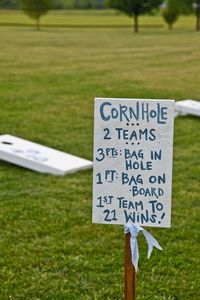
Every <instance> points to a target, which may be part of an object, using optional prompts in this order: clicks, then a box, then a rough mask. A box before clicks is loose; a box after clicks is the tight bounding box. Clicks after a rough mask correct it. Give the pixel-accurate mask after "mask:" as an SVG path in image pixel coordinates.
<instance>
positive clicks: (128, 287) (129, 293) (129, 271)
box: [124, 233, 136, 300]
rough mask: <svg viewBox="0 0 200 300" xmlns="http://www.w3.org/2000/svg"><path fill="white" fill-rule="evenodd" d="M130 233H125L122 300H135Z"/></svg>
mask: <svg viewBox="0 0 200 300" xmlns="http://www.w3.org/2000/svg"><path fill="white" fill-rule="evenodd" d="M130 237H131V235H130V233H127V234H125V261H124V263H125V264H124V268H125V270H124V271H125V274H124V283H125V292H124V300H136V284H135V282H136V274H135V268H134V266H133V264H132V259H131V247H130Z"/></svg>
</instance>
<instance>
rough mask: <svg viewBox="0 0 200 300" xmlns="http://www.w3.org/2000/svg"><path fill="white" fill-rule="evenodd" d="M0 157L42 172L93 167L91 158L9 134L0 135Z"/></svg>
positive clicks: (62, 172)
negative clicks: (84, 157)
mask: <svg viewBox="0 0 200 300" xmlns="http://www.w3.org/2000/svg"><path fill="white" fill-rule="evenodd" d="M0 159H2V160H5V161H7V162H10V163H13V164H16V165H19V166H21V167H25V168H28V169H31V170H34V171H38V172H41V173H49V174H54V175H65V174H67V173H72V172H76V171H78V170H82V169H87V168H92V165H93V163H92V162H91V161H89V160H86V159H83V158H80V157H77V156H74V155H71V154H68V153H64V152H61V151H58V150H55V149H52V148H49V147H45V146H42V145H39V144H36V143H33V142H30V141H27V140H24V139H21V138H18V137H15V136H12V135H9V134H4V135H1V136H0Z"/></svg>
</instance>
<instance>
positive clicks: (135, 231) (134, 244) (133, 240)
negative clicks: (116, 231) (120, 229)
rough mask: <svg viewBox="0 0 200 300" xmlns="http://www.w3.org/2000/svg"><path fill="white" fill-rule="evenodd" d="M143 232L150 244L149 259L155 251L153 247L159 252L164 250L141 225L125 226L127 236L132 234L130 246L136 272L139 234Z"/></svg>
mask: <svg viewBox="0 0 200 300" xmlns="http://www.w3.org/2000/svg"><path fill="white" fill-rule="evenodd" d="M140 231H141V232H142V233H143V235H144V237H145V239H146V241H147V244H148V258H150V256H151V253H152V251H153V247H156V248H157V249H159V250H163V249H162V248H161V246H160V245H159V243H158V242H157V240H156V239H155V238H154V237H153V236H152V235H151V234H150V233H149V232H148V231H146V230H144V229H143V228H142V227H140V226H139V225H133V224H129V223H127V224H125V226H124V232H125V234H127V233H130V234H131V238H130V245H131V254H132V263H133V265H134V267H135V271H136V272H137V271H138V261H139V249H138V241H137V236H138V233H139V232H140Z"/></svg>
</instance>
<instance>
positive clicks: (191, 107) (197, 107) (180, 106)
mask: <svg viewBox="0 0 200 300" xmlns="http://www.w3.org/2000/svg"><path fill="white" fill-rule="evenodd" d="M187 114H190V115H194V116H198V117H200V101H196V100H183V101H178V102H176V104H175V116H179V115H187Z"/></svg>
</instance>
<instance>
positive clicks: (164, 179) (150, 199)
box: [93, 98, 174, 227]
mask: <svg viewBox="0 0 200 300" xmlns="http://www.w3.org/2000/svg"><path fill="white" fill-rule="evenodd" d="M173 123H174V101H173V100H146V99H145V100H144V99H100V98H97V99H95V124H94V167H93V168H94V173H93V222H94V223H103V224H125V223H133V224H138V225H143V226H155V227H170V225H171V185H172V154H173Z"/></svg>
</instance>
